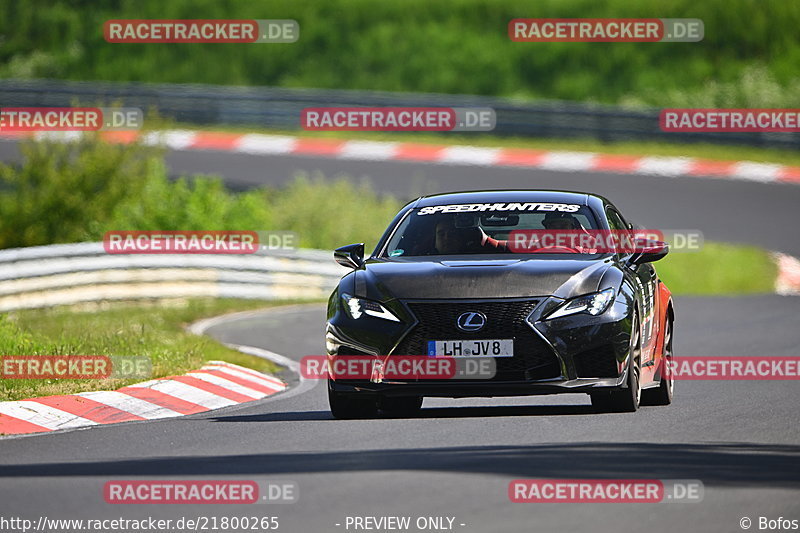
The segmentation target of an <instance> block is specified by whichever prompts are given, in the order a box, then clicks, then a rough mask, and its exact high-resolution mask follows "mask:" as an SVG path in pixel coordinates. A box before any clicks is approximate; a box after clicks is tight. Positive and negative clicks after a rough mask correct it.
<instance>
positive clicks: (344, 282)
mask: <svg viewBox="0 0 800 533" xmlns="http://www.w3.org/2000/svg"><path fill="white" fill-rule="evenodd" d="M636 231H637V230H635V229H634V226H633V224H631V223H629V222H627V221H626V219H625V218H624V217H623V216H622V214H621V213H620V212H619V210H618V209H617V208H616V207H614V205H613V204H612V203H611V202H609V201H608V200H607V199H605V198H603V197H601V196H597V195H594V194H585V193H578V192H563V191H541V190H507V191H476V192H458V193H447V194H438V195H432V196H425V197H422V198H418V199H417V200H414V201H413V202H411V203H409V204H408V205H406V206H405V207H403V208H402V209H401V210H400V212H399V213H398V214H397V216H396V217H395V218H394V220H393V221H392V222H391V224H389V227H388V229H387V230H386V231H385V233H384V234H383V236H382V237H381V239H380V241H379V242H378V244H377V246H376V247H375V250H374V251H373V252H372V254H371V255H370V256H369V257H367V258H365V257H364V244H363V243H361V244H351V245H348V246H343V247H341V248H338V249H337V250H336V251H335V252H334V258H335V260H336V261H337V262H338V263H340V264H341V265H344V266H346V267H348V268H349V269H351V271H350V272H349V273H347V274H346V275H345V276H344V277H343V278H342V279H341V281H340V282H339V284H338V287H337V288H336V289H335V290H334V291H333V294H332V295H331V297H330V299H329V302H328V321H327V328H326V347H327V362H328V365H329V373H328V398H329V402H330V409H331V412H332V414H333V416H334V417H336V418H361V417H369V416H374V415H376V414H377V413H378V412H379V411H381V412H384V413H387V414H392V413H395V414H397V413H399V414H404V415H408V414H413V413H415V412H416V411H417V410H419V409H420V408H421V406H422V401H423V398H424V397H426V396H428V397H449V398H463V397H494V396H523V395H538V394H560V393H585V394H588V395H589V396H590V397H591V403H592V405H593V406H594V408H595V410H596V411H599V412H633V411H636V410H637V409H638V408H639V406H640V405H667V404H670V403H671V401H672V395H673V383H672V378H671V376H670V374H669V363H670V361H671V357H672V324H673V320H674V316H675V315H674V310H673V304H672V298H671V294H670V291H669V290H668V289H667V287H666V286H665V285H664V283H663V282H662V281H661V280H660V279H659V277H658V275H657V273H656V270H655V268H654V267H653V265H652V263H653V262H654V261H657V260H659V259H661V258H663V257H664V256H665V255H666V254H667V252H668V246H667V244H666V243H664V242H661V241H660V240H653V239H648V238H641V237H637V236H636ZM601 241H603V242H601ZM611 241H613V242H614V244H615V245H614V246H609V245H608V243H609V242H611ZM598 243H600V244H598ZM626 243H627V244H626ZM404 357H407V358H413V359H414V361H411V363H413V364H409V365H408V366H406V367H405V369H406V372H403V371H400V370H402V367H400V366H399V365H398V366H395V367H393V368H394V370H396V371H395V372H393V373H392V372H387V368H389V367H392V364H393V363H398V362H399V361H400V360H401V359H402V358H404ZM354 361H359V362H364V361H367V362H370V361H371V362H372V365H371V366H370V368H369V369H368V370H367V371H366V372H363V371H361V372H348V371H347V369H354V368H359V369H361V370H363V366H355V365H351V366H347V363H348V362H351V363H352V362H354ZM441 362H443V363H447V364H456V363H457V364H456V366H455V367H453V368H455V370H453V369H449V370H448V369H445V371H444V372H443V371H442V370H441V369H442V368H444V367H442V366H438V367H436V368H438V371H437V370H434V371H429V370H430V369H431V368H433V367H431V366H430V365H429V366H425V365H423V364H422V363H441ZM337 365H338V366H337ZM334 368H339V369H345V370H343V371H333V369H334ZM411 368H413V369H415V370H414V371H413V372H408V371H407V370H408V369H411Z"/></svg>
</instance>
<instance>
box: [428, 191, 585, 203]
mask: <svg viewBox="0 0 800 533" xmlns="http://www.w3.org/2000/svg"><path fill="white" fill-rule="evenodd" d="M589 196H590V195H589V194H587V193H583V192H573V191H552V190H540V189H527V190H526V189H522V190H520V189H517V190H494V191H463V192H449V193H442V194H433V195H430V196H423V197H421V198H419V199H418V200H417V201H416V202H414V203H413V205H414V207H427V206H434V205H450V204H471V203H489V202H492V203H494V202H545V203H562V204H579V205H588V199H589V198H588V197H589ZM591 196H596V195H591ZM598 198H600V197H598Z"/></svg>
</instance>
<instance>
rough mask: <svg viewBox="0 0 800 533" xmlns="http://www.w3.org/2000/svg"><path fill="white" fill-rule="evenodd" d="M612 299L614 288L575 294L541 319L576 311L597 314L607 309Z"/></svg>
mask: <svg viewBox="0 0 800 533" xmlns="http://www.w3.org/2000/svg"><path fill="white" fill-rule="evenodd" d="M613 301H614V289H604V290H602V291H599V292H593V293H591V294H584V295H583V296H577V297H575V298H572V299H571V300H567V301H566V302H564V303H563V304H561V305H560V306H558V307H556V308H555V310H553V311H552V312H551V313H550V314H549V315H547V316H545V317H544V318H543V320H550V319H553V318H560V317H562V316H569V315H574V314H577V313H588V314H590V315H593V316H597V315H599V314H601V313H602V312H604V311H605V310H606V309H608V306H609V305H611V302H613Z"/></svg>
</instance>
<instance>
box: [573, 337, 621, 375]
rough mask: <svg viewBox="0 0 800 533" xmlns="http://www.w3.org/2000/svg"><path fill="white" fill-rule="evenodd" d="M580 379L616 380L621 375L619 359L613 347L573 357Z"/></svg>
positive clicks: (587, 351) (603, 347)
mask: <svg viewBox="0 0 800 533" xmlns="http://www.w3.org/2000/svg"><path fill="white" fill-rule="evenodd" d="M573 361H574V362H575V372H577V374H578V377H579V378H615V377H617V376H618V375H619V370H618V368H617V358H616V356H615V355H614V349H613V347H612V346H611V345H605V346H599V347H597V348H593V349H591V350H586V351H585V352H581V353H579V354H577V355H576V356H575V357H573Z"/></svg>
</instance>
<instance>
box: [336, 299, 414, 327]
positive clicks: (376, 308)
mask: <svg viewBox="0 0 800 533" xmlns="http://www.w3.org/2000/svg"><path fill="white" fill-rule="evenodd" d="M342 307H344V310H345V312H346V313H347V315H348V316H349V317H350V318H353V319H356V320H358V319H359V318H361V317H362V316H364V315H369V316H374V317H375V318H382V319H384V320H391V321H392V322H400V319H399V318H397V317H396V316H394V315H393V314H392V312H391V311H389V310H388V309H386V308H385V307H384V306H382V305H381V304H379V303H378V302H373V301H372V300H365V299H364V298H356V297H355V296H350V295H349V294H342Z"/></svg>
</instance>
